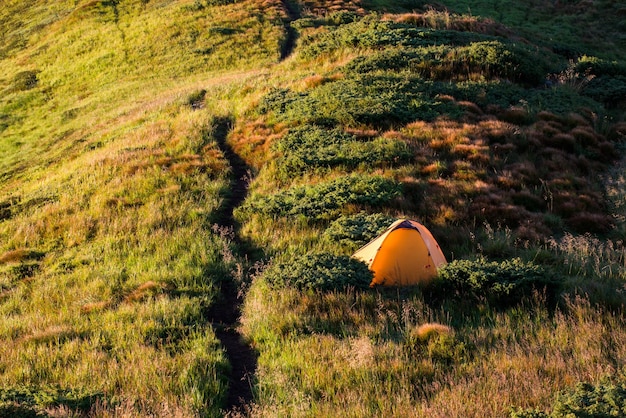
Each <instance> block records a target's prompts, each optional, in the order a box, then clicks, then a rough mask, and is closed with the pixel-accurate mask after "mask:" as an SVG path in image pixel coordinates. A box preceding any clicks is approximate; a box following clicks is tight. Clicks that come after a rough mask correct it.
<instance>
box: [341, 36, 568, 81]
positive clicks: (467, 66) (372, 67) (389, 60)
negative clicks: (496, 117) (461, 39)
mask: <svg viewBox="0 0 626 418" xmlns="http://www.w3.org/2000/svg"><path fill="white" fill-rule="evenodd" d="M346 69H347V70H349V71H353V72H357V73H361V74H363V73H367V72H371V71H376V70H386V71H390V70H393V71H398V70H401V69H407V70H409V71H411V72H413V73H415V74H419V75H421V76H423V77H427V78H431V79H437V80H449V79H459V78H461V79H462V78H471V77H472V76H480V77H482V78H486V79H492V78H503V79H508V80H511V81H515V82H520V83H524V84H530V85H539V84H541V83H542V82H543V81H544V79H545V76H546V74H547V73H548V72H550V71H551V70H552V71H554V70H556V68H554V65H552V64H551V63H550V62H549V61H548V60H546V58H545V57H544V56H541V55H539V54H537V53H536V52H535V51H532V50H530V49H529V48H527V47H522V46H519V45H515V44H509V43H503V42H500V41H482V42H473V43H471V44H469V45H467V46H457V47H454V46H450V45H436V46H435V45H433V46H428V47H419V48H415V49H410V50H406V49H400V50H386V51H382V52H378V53H376V54H373V55H371V56H366V57H358V58H356V59H355V60H353V61H352V62H350V63H349V64H348V65H347V66H346Z"/></svg>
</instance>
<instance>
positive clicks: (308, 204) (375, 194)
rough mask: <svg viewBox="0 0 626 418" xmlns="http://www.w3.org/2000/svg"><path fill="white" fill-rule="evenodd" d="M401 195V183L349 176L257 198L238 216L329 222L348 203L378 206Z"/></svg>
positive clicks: (378, 178) (253, 198)
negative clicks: (301, 217) (293, 218)
mask: <svg viewBox="0 0 626 418" xmlns="http://www.w3.org/2000/svg"><path fill="white" fill-rule="evenodd" d="M400 194H401V187H400V184H398V183H396V182H395V181H393V180H389V179H386V178H383V177H379V176H363V175H351V176H346V177H340V178H337V179H335V180H332V181H329V182H326V183H320V184H316V185H313V186H308V185H307V186H299V187H294V188H292V189H288V190H285V191H283V192H279V193H276V194H274V195H271V196H260V195H257V196H255V197H252V198H251V199H248V200H247V201H246V202H245V203H244V204H243V205H242V206H241V207H240V209H238V212H240V213H263V214H267V215H270V216H297V215H303V216H304V217H305V219H306V220H307V221H309V220H322V219H332V218H334V217H336V216H337V215H338V212H339V211H340V210H341V209H342V208H343V207H344V206H345V205H348V204H354V205H365V206H380V205H382V204H384V203H387V202H389V201H390V200H392V199H394V198H395V197H397V196H400Z"/></svg>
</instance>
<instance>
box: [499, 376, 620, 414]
mask: <svg viewBox="0 0 626 418" xmlns="http://www.w3.org/2000/svg"><path fill="white" fill-rule="evenodd" d="M622 416H626V383H624V382H622V383H611V382H603V383H600V384H597V385H592V384H590V383H578V384H577V385H576V387H575V388H574V389H573V390H570V391H567V392H564V393H562V394H560V395H559V396H558V397H557V399H556V401H555V403H554V405H553V409H552V412H551V413H545V412H542V411H537V410H523V411H514V412H512V413H511V418H569V417H622Z"/></svg>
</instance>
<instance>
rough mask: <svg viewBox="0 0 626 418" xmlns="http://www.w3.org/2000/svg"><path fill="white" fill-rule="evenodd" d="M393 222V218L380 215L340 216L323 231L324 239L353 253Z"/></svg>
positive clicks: (362, 213)
mask: <svg viewBox="0 0 626 418" xmlns="http://www.w3.org/2000/svg"><path fill="white" fill-rule="evenodd" d="M394 220H395V218H393V217H391V216H388V215H385V214H382V213H373V214H367V213H364V212H361V213H358V214H356V215H351V216H341V217H340V218H338V219H337V220H335V221H333V222H332V223H331V224H330V226H329V227H328V228H327V229H326V230H325V231H324V238H325V239H327V240H328V241H331V242H337V243H339V244H340V245H341V246H342V247H345V248H348V249H350V250H351V251H354V250H357V249H358V248H360V247H362V246H363V245H365V244H367V243H368V242H370V241H371V240H372V239H374V238H376V237H377V236H378V235H380V234H381V233H383V232H384V231H385V229H387V228H388V227H389V225H391V224H392V223H393V221H394Z"/></svg>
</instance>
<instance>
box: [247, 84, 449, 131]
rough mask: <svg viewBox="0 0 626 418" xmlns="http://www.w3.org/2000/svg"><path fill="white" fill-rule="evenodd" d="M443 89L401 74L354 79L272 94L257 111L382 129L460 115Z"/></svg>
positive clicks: (298, 119) (327, 123) (325, 123)
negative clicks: (443, 99)
mask: <svg viewBox="0 0 626 418" xmlns="http://www.w3.org/2000/svg"><path fill="white" fill-rule="evenodd" d="M439 87H441V86H440V85H439V83H437V84H435V83H434V82H430V81H426V80H423V79H421V78H416V77H413V78H410V77H406V76H402V75H398V74H388V75H372V74H366V75H356V76H354V77H352V78H347V79H342V80H338V81H335V82H331V83H325V84H323V85H321V86H318V87H316V88H315V89H313V90H312V91H310V92H307V93H295V92H291V91H289V90H284V89H281V90H274V91H272V92H270V93H269V94H268V95H267V96H266V97H265V98H264V99H263V100H262V102H261V103H260V106H259V112H260V113H261V114H263V113H268V112H270V111H271V112H273V113H274V115H275V117H276V118H277V120H279V121H290V122H292V123H293V122H296V123H300V124H312V125H322V126H335V125H339V124H342V125H346V126H360V125H369V126H374V127H383V128H384V127H389V126H393V125H395V124H404V123H408V122H412V121H415V120H433V119H435V118H436V117H437V116H440V115H444V114H445V115H450V116H455V115H456V116H458V115H460V114H461V112H460V111H459V109H458V107H457V106H456V105H454V104H453V103H450V102H441V101H440V100H439V99H438V98H437V95H438V94H439V93H440V92H441V89H440V88H439Z"/></svg>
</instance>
